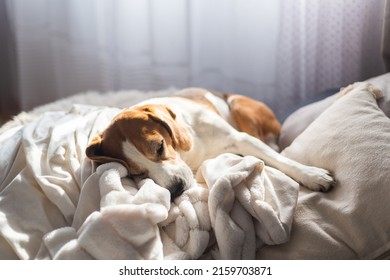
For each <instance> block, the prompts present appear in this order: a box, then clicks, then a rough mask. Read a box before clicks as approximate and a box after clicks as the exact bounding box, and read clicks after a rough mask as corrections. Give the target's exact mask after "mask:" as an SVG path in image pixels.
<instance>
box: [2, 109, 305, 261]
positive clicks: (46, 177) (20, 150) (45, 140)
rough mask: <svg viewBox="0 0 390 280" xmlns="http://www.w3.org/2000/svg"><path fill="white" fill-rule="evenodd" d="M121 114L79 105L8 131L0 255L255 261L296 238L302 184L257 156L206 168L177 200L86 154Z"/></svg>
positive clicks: (222, 160)
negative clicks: (263, 251)
mask: <svg viewBox="0 0 390 280" xmlns="http://www.w3.org/2000/svg"><path fill="white" fill-rule="evenodd" d="M119 111H120V110H119V109H116V108H107V107H95V106H86V105H76V106H74V107H73V108H72V109H71V110H70V111H68V112H67V111H58V112H48V113H45V114H43V115H42V116H41V117H39V118H37V119H35V120H32V121H30V123H28V124H25V125H23V126H21V125H19V126H14V127H13V128H12V129H9V130H7V131H6V132H4V133H3V134H1V135H0V154H1V155H2V158H1V161H0V169H1V170H2V173H1V174H0V258H1V259H197V258H223V259H254V258H255V253H256V249H257V248H260V247H261V246H262V245H263V244H270V245H272V244H280V243H282V242H286V241H287V240H288V239H289V236H290V230H291V224H292V219H293V215H294V210H295V207H296V201H297V196H298V184H297V183H296V182H295V181H293V180H292V179H290V178H289V177H287V176H286V175H285V174H283V173H281V172H279V171H277V170H274V169H271V168H265V167H264V165H263V162H262V161H261V160H259V159H256V158H254V157H238V156H235V155H231V154H225V155H221V157H218V158H215V159H211V160H209V161H207V162H205V163H204V164H203V165H202V167H201V171H199V174H198V179H199V181H200V184H197V185H194V186H193V187H192V188H190V189H189V190H187V191H185V193H184V194H183V195H181V196H180V197H179V198H177V199H176V200H175V202H174V203H171V202H170V194H169V191H168V190H166V189H163V188H161V187H160V186H158V185H156V184H155V183H154V182H153V181H152V180H150V179H145V180H143V181H141V182H139V183H137V184H136V183H134V182H133V181H132V180H130V179H128V178H127V177H126V176H127V170H126V169H125V168H124V167H123V166H122V165H120V164H118V163H107V164H104V165H101V166H99V167H97V169H96V171H95V168H94V165H93V164H92V162H91V161H90V160H89V159H87V158H86V157H85V152H84V151H85V148H86V146H87V144H88V143H89V142H90V140H91V139H92V137H94V135H96V134H97V133H98V132H99V131H101V130H102V129H104V128H105V127H106V126H107V125H108V124H109V123H110V121H111V119H112V118H113V117H114V115H116V114H117V113H118V112H119ZM209 190H210V191H209ZM227 237H228V238H227Z"/></svg>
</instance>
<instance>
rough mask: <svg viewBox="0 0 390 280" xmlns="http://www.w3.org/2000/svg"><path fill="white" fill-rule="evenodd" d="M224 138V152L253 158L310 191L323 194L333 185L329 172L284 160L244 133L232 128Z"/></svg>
mask: <svg viewBox="0 0 390 280" xmlns="http://www.w3.org/2000/svg"><path fill="white" fill-rule="evenodd" d="M225 137H226V138H225V139H224V140H223V141H224V142H225V145H224V148H225V152H231V153H236V154H240V155H243V156H246V155H252V156H255V157H257V158H259V159H261V160H263V161H264V162H265V164H267V165H269V166H272V167H275V168H277V169H279V170H280V171H282V172H284V173H285V174H287V175H288V176H290V177H291V178H293V179H294V180H296V181H297V182H299V183H301V184H302V185H304V186H306V187H307V188H309V189H311V190H314V191H324V192H325V191H328V190H329V189H330V187H331V186H332V185H334V183H335V182H334V179H333V178H332V176H331V175H330V173H329V171H327V170H325V169H322V168H318V167H313V166H307V165H304V164H301V163H299V162H296V161H294V160H291V159H289V158H286V157H285V156H283V155H281V154H279V153H278V152H276V151H274V150H273V149H272V148H271V147H269V146H267V145H266V144H265V143H263V142H262V141H260V140H259V139H257V138H255V137H252V136H250V135H248V134H246V133H243V132H238V131H236V130H234V129H233V128H232V132H231V133H228V134H227V135H225Z"/></svg>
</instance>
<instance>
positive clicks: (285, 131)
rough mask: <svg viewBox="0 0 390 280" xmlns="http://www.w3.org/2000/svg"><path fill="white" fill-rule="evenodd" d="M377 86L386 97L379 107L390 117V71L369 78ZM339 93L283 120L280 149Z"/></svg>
mask: <svg viewBox="0 0 390 280" xmlns="http://www.w3.org/2000/svg"><path fill="white" fill-rule="evenodd" d="M367 81H368V82H370V83H371V84H373V85H374V86H375V87H377V88H380V89H381V90H382V92H383V94H384V98H382V99H381V100H380V101H379V107H380V108H381V109H382V110H383V111H384V112H385V114H386V115H387V116H388V117H390V73H386V74H383V75H380V76H377V77H373V78H371V79H369V80H367ZM337 96H338V93H336V94H334V95H331V96H329V97H328V98H325V99H323V100H320V101H317V102H313V103H311V104H309V105H306V106H303V107H301V108H299V109H298V110H296V111H295V112H293V113H292V114H291V115H290V116H288V117H287V118H286V120H285V121H284V122H283V125H282V129H281V131H280V137H279V149H280V151H282V150H283V149H284V148H286V147H288V146H289V145H290V144H291V143H292V141H294V139H295V138H296V137H297V136H298V135H299V134H300V133H301V132H303V131H304V130H305V129H306V127H307V126H308V125H309V124H310V123H312V122H313V121H314V120H315V119H316V118H317V117H318V116H319V115H320V114H321V113H322V112H323V111H324V110H325V109H326V108H328V107H329V106H330V105H332V104H333V102H334V101H335V100H336V99H337Z"/></svg>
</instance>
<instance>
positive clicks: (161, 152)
mask: <svg viewBox="0 0 390 280" xmlns="http://www.w3.org/2000/svg"><path fill="white" fill-rule="evenodd" d="M157 155H158V157H159V158H161V157H162V156H163V155H164V139H162V140H161V142H160V144H159V145H157Z"/></svg>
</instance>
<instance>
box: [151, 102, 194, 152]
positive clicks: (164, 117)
mask: <svg viewBox="0 0 390 280" xmlns="http://www.w3.org/2000/svg"><path fill="white" fill-rule="evenodd" d="M154 108H155V112H151V113H150V117H151V118H152V119H153V120H154V121H157V122H159V123H161V124H162V125H164V126H165V128H166V129H167V130H168V132H169V134H170V136H171V138H172V141H173V144H174V146H175V147H176V148H177V149H179V150H181V151H184V152H186V151H189V150H190V149H191V147H192V140H191V135H190V133H189V131H188V129H187V128H186V127H184V125H182V124H181V123H180V122H179V121H177V120H176V114H175V113H174V112H173V111H172V110H171V109H170V108H169V107H168V106H164V105H155V107H154Z"/></svg>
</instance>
